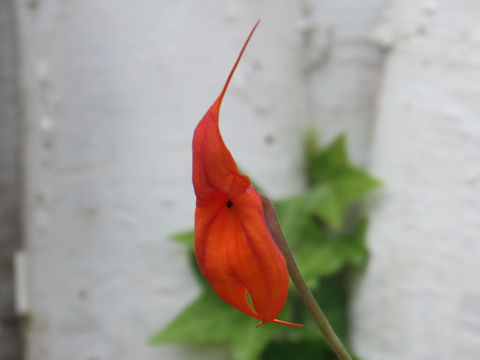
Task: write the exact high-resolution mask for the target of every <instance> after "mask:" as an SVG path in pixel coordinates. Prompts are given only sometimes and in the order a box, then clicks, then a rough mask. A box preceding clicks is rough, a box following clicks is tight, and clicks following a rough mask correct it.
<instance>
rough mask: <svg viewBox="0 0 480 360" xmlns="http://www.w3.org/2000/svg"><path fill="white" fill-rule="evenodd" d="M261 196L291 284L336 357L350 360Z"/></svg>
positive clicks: (270, 205) (274, 214)
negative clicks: (285, 263)
mask: <svg viewBox="0 0 480 360" xmlns="http://www.w3.org/2000/svg"><path fill="white" fill-rule="evenodd" d="M261 196H262V202H263V213H264V216H265V221H266V223H267V227H268V229H269V231H270V234H271V235H272V238H273V240H274V241H275V243H276V244H277V246H278V248H279V249H280V251H281V252H282V254H283V256H284V257H285V261H286V262H287V268H288V273H289V274H290V278H291V279H292V282H293V284H294V285H295V287H296V288H297V290H298V293H299V294H300V297H301V298H302V300H303V302H304V303H305V306H306V307H307V309H308V311H309V312H310V314H311V315H312V317H313V319H314V320H315V322H316V323H317V326H318V327H319V328H320V331H321V332H322V334H323V336H324V338H325V340H326V341H327V343H328V344H329V345H330V347H331V349H332V350H333V351H334V352H335V354H336V355H337V357H338V359H340V360H352V358H351V356H350V354H349V353H348V352H347V350H346V349H345V347H344V346H343V344H342V342H341V341H340V339H339V338H338V336H337V334H335V331H334V330H333V329H332V327H331V326H330V323H329V322H328V319H327V318H326V317H325V314H324V313H323V311H322V309H320V306H319V305H318V303H317V301H316V300H315V298H314V297H313V294H312V292H311V291H310V289H309V288H308V286H307V284H306V283H305V280H304V279H303V276H302V274H301V273H300V270H299V269H298V267H297V264H296V263H295V259H294V258H293V255H292V252H291V251H290V248H289V247H288V244H287V241H286V240H285V236H284V235H283V232H282V229H281V228H280V223H279V222H278V217H277V212H276V210H275V206H274V205H273V203H272V201H271V200H270V199H269V198H267V197H266V196H265V195H263V194H262V195H261Z"/></svg>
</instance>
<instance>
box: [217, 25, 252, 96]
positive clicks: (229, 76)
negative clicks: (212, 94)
mask: <svg viewBox="0 0 480 360" xmlns="http://www.w3.org/2000/svg"><path fill="white" fill-rule="evenodd" d="M259 23H260V20H258V21H257V23H256V24H255V26H254V27H253V29H252V31H250V35H248V38H247V40H246V41H245V44H243V47H242V50H240V54H239V55H238V57H237V61H235V65H233V68H232V70H230V74H229V75H228V78H227V81H226V82H225V85H224V86H223V90H222V92H221V93H220V96H219V97H218V98H217V102H218V104H219V105H220V103H221V102H222V99H223V96H224V95H225V92H226V91H227V87H228V84H229V83H230V80H231V78H232V76H233V73H234V72H235V69H236V68H237V65H238V63H239V62H240V59H241V58H242V55H243V52H244V51H245V48H246V47H247V44H248V42H249V41H250V38H251V37H252V35H253V32H254V31H255V29H256V28H257V26H258V24H259Z"/></svg>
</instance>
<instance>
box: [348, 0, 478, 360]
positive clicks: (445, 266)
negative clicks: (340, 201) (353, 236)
mask: <svg viewBox="0 0 480 360" xmlns="http://www.w3.org/2000/svg"><path fill="white" fill-rule="evenodd" d="M478 14H480V2H478V1H447V0H445V1H415V0H411V1H404V0H402V1H400V0H397V1H394V2H393V3H392V4H391V7H390V8H389V10H388V11H387V12H386V13H385V17H384V20H383V22H382V24H381V25H380V27H379V29H378V32H377V37H378V39H380V40H381V41H382V43H383V44H384V46H387V47H390V52H389V55H388V60H387V63H386V68H385V74H384V79H383V84H382V93H381V100H380V102H379V109H378V118H377V127H376V129H375V137H374V143H373V149H372V150H373V151H372V159H371V166H372V170H373V171H374V173H375V174H376V175H377V176H378V177H379V178H380V179H383V180H384V181H385V187H384V189H383V191H382V193H381V196H379V202H378V204H376V206H375V213H374V215H373V217H372V223H371V229H370V235H369V243H370V246H371V250H372V256H371V261H370V265H369V267H368V270H367V273H366V276H365V278H364V279H363V281H362V282H361V284H360V286H359V289H358V293H357V296H356V299H355V300H354V301H353V306H352V308H353V312H352V320H353V332H352V334H353V341H354V346H355V348H356V349H357V350H358V352H359V354H360V356H362V357H363V358H365V359H369V360H380V359H381V360H385V359H389V360H396V359H398V360H400V359H402V360H404V359H436V360H438V359H440V360H443V359H445V360H446V359H462V360H474V359H478V358H479V357H480V341H479V339H480V287H479V286H478V283H479V282H478V274H479V273H480V261H479V259H480V242H479V239H480V217H479V213H480V161H479V160H480V120H479V119H480V106H479V99H480V66H479V64H480V23H479V21H478V19H479V18H478Z"/></svg>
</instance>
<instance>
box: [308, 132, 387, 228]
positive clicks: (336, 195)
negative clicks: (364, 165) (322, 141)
mask: <svg viewBox="0 0 480 360" xmlns="http://www.w3.org/2000/svg"><path fill="white" fill-rule="evenodd" d="M314 146H315V144H314V143H313V144H312V143H311V144H310V145H308V146H307V150H306V152H307V160H308V163H307V169H308V174H309V177H310V184H311V186H312V187H311V189H310V190H309V191H308V192H307V193H306V194H305V195H304V197H305V201H307V203H308V206H309V208H310V211H312V212H313V213H315V214H316V215H318V216H320V217H321V218H322V219H323V220H324V221H325V222H327V223H328V224H329V225H330V226H331V227H332V228H333V229H336V230H338V229H340V227H341V225H342V223H343V221H344V219H345V215H346V211H347V209H348V206H350V205H351V204H352V203H353V202H355V201H356V200H358V199H359V198H360V197H362V196H363V195H365V194H366V193H368V192H369V191H371V190H373V189H374V188H376V187H377V186H379V185H380V182H379V181H378V180H376V179H374V178H372V177H371V176H370V175H368V174H367V173H366V172H365V171H364V170H362V169H360V168H358V167H356V166H354V165H352V164H351V163H350V161H349V159H348V156H347V152H346V142H345V136H343V135H341V136H339V137H338V138H337V139H336V140H335V141H333V142H332V144H330V145H329V146H328V147H327V148H325V149H323V150H321V149H316V150H315V149H314Z"/></svg>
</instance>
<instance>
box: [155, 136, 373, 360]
mask: <svg viewBox="0 0 480 360" xmlns="http://www.w3.org/2000/svg"><path fill="white" fill-rule="evenodd" d="M305 170H306V178H307V183H308V186H307V189H306V190H305V192H304V193H303V194H300V195H296V196H292V197H289V198H286V199H282V200H279V201H276V202H275V206H276V208H277V213H278V217H279V219H280V223H281V225H282V229H283V231H284V233H285V237H286V238H287V241H288V242H289V245H290V248H291V249H292V251H293V254H294V257H295V259H296V261H297V264H298V267H299V268H300V271H301V272H302V274H303V276H304V278H305V280H306V282H307V284H308V286H309V287H310V288H311V290H312V291H313V293H314V295H315V297H316V299H317V301H318V302H319V304H320V306H321V307H322V309H323V311H324V312H325V314H326V316H327V318H328V319H329V321H330V324H331V325H332V327H333V328H334V329H335V331H336V333H337V335H338V336H339V337H340V338H341V339H342V341H343V342H344V343H346V339H347V336H348V327H347V324H348V323H347V300H348V294H349V293H348V288H349V283H350V280H351V278H352V274H353V273H354V272H355V271H358V270H359V269H360V268H362V267H363V266H364V265H365V263H366V261H367V258H368V250H367V248H366V246H365V241H364V239H365V233H366V230H367V221H366V219H365V217H364V216H363V214H362V212H361V209H360V208H359V207H358V206H354V205H355V204H358V200H359V199H360V198H361V197H362V196H363V195H365V194H366V193H368V192H369V191H371V190H373V189H374V188H375V187H377V186H378V185H379V182H378V181H377V180H375V179H373V178H372V177H371V176H369V175H368V174H367V173H366V172H365V171H363V170H361V169H359V168H358V167H355V166H353V165H352V164H351V163H350V161H349V159H348V156H347V152H346V144H345V137H344V136H340V137H338V138H337V139H336V140H335V141H333V142H332V144H330V145H329V146H327V147H325V148H320V147H319V146H318V145H317V143H316V141H315V138H314V137H313V136H309V137H308V138H307V141H306V148H305ZM172 239H173V240H174V241H176V242H179V243H182V244H185V245H186V246H188V248H189V254H190V255H189V256H190V258H191V261H192V265H193V267H194V268H195V269H196V272H197V275H198V278H199V281H200V283H201V284H202V289H203V291H202V295H201V296H200V297H199V298H198V299H196V300H195V301H194V302H193V303H192V304H191V305H190V306H188V307H187V308H186V309H185V310H184V311H183V312H182V313H181V314H180V315H179V316H178V317H177V318H175V319H174V320H173V322H172V323H170V324H169V325H168V326H167V327H166V328H164V329H162V330H161V331H160V332H158V333H157V334H155V335H154V336H153V337H152V339H151V340H150V343H151V344H161V343H178V344H190V345H213V344H223V345H226V346H228V348H229V350H230V352H231V354H232V358H233V359H234V360H258V359H261V360H273V359H275V360H282V359H289V360H291V359H302V360H310V359H315V360H319V359H335V358H336V357H335V355H334V353H333V352H332V351H331V350H330V348H329V347H328V345H327V344H326V343H325V341H324V340H323V338H322V335H321V333H320V331H319V330H318V328H317V327H316V325H315V323H314V322H313V320H312V319H311V317H310V315H309V314H308V312H307V310H306V308H305V307H304V305H303V303H302V301H301V299H300V298H299V296H298V295H297V293H296V291H295V289H294V288H293V286H292V287H291V291H290V293H289V296H288V299H287V302H286V303H285V307H284V310H283V312H282V314H281V315H280V316H279V318H280V319H282V320H286V321H293V322H297V323H302V324H304V325H305V327H304V328H291V327H287V326H280V325H276V324H265V325H263V326H262V327H260V328H258V329H257V328H255V325H256V324H257V323H258V320H256V319H252V318H250V317H248V316H246V315H244V314H242V313H240V312H239V311H237V310H235V309H233V308H231V307H230V306H228V305H227V304H225V303H224V302H223V301H222V300H221V299H220V298H218V296H217V295H216V294H215V293H214V292H213V290H212V289H211V288H210V286H209V285H208V283H207V282H206V280H205V279H204V278H203V277H202V275H201V274H200V272H199V271H198V267H197V265H196V262H195V256H194V253H193V248H194V235H193V231H188V232H185V233H181V234H177V235H175V236H173V237H172ZM347 346H348V344H347Z"/></svg>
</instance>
